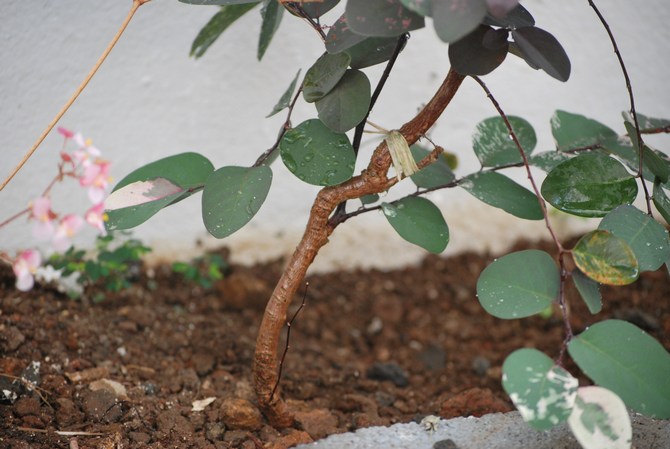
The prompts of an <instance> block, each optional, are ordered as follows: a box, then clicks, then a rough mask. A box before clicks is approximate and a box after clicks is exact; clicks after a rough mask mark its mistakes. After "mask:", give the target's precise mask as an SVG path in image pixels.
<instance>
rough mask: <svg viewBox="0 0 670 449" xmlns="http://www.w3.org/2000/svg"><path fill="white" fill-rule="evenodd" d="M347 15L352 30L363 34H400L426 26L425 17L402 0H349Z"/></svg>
mask: <svg viewBox="0 0 670 449" xmlns="http://www.w3.org/2000/svg"><path fill="white" fill-rule="evenodd" d="M345 15H346V17H347V23H348V24H349V27H351V30H352V31H353V32H354V33H356V34H361V35H363V36H378V37H393V36H400V35H401V34H403V33H406V32H408V31H412V30H417V29H419V28H423V26H424V20H423V17H422V16H420V15H419V14H417V13H415V12H413V11H410V10H409V9H407V8H405V7H404V6H403V5H402V3H401V2H400V0H348V1H347V7H346V10H345Z"/></svg>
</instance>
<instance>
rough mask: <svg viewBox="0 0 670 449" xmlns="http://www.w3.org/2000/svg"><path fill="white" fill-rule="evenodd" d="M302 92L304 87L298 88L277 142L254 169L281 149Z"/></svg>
mask: <svg viewBox="0 0 670 449" xmlns="http://www.w3.org/2000/svg"><path fill="white" fill-rule="evenodd" d="M301 92H302V85H301V86H300V87H299V88H298V91H297V92H296V93H295V95H294V96H293V100H291V104H289V106H288V114H286V120H284V123H283V124H282V127H281V129H280V130H279V135H278V136H277V140H276V141H275V143H274V145H272V146H271V147H270V148H268V149H267V150H265V151H264V152H263V154H261V155H260V157H259V158H258V159H257V160H256V162H254V165H253V166H254V167H260V166H261V165H263V163H264V162H265V161H266V160H267V159H268V158H269V157H270V156H271V155H272V153H274V152H275V151H276V150H277V148H279V143H280V142H281V140H282V139H283V138H284V134H286V131H288V130H289V129H291V114H292V113H293V108H294V107H295V103H296V102H297V101H298V97H300V93H301Z"/></svg>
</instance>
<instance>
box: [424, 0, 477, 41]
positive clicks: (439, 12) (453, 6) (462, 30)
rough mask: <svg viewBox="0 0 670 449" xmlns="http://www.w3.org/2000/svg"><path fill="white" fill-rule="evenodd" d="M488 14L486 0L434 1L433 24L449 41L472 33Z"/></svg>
mask: <svg viewBox="0 0 670 449" xmlns="http://www.w3.org/2000/svg"><path fill="white" fill-rule="evenodd" d="M484 16H486V1H485V0H470V1H467V2H464V1H461V0H441V1H437V2H434V3H433V26H434V27H435V31H436V32H437V36H438V37H439V38H440V39H441V40H442V41H443V42H447V43H451V42H456V41H457V40H459V39H461V38H463V37H465V36H466V35H468V34H470V32H471V31H473V30H474V29H475V28H477V25H479V23H480V22H481V21H482V19H483V18H484Z"/></svg>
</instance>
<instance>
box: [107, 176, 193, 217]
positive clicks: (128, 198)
mask: <svg viewBox="0 0 670 449" xmlns="http://www.w3.org/2000/svg"><path fill="white" fill-rule="evenodd" d="M183 191H184V189H182V188H181V187H179V186H178V185H176V184H174V183H173V182H172V181H170V180H169V179H165V178H156V179H152V180H149V181H137V182H134V183H132V184H128V185H127V186H124V187H122V188H120V189H119V190H116V191H114V192H112V194H110V195H109V197H108V198H107V199H106V200H105V209H106V210H115V209H121V208H123V207H130V206H138V205H140V204H144V203H149V202H151V201H157V200H161V199H163V198H165V197H168V196H170V195H175V194H177V193H181V192H183Z"/></svg>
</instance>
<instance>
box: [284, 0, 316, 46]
mask: <svg viewBox="0 0 670 449" xmlns="http://www.w3.org/2000/svg"><path fill="white" fill-rule="evenodd" d="M280 2H281V4H283V5H284V8H286V9H288V10H289V11H291V12H292V13H294V14H295V15H297V16H298V17H301V18H302V19H304V20H305V21H306V22H307V23H309V25H310V26H311V27H312V28H313V29H314V31H316V32H317V33H318V34H319V37H320V38H321V40H322V41H325V40H326V33H324V32H323V27H322V26H321V24H320V23H319V21H318V19H317V20H314V18H313V17H312V16H310V15H309V14H307V12H306V11H305V10H304V9H303V8H302V6H301V5H300V3H299V2H292V1H285V0H280Z"/></svg>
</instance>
